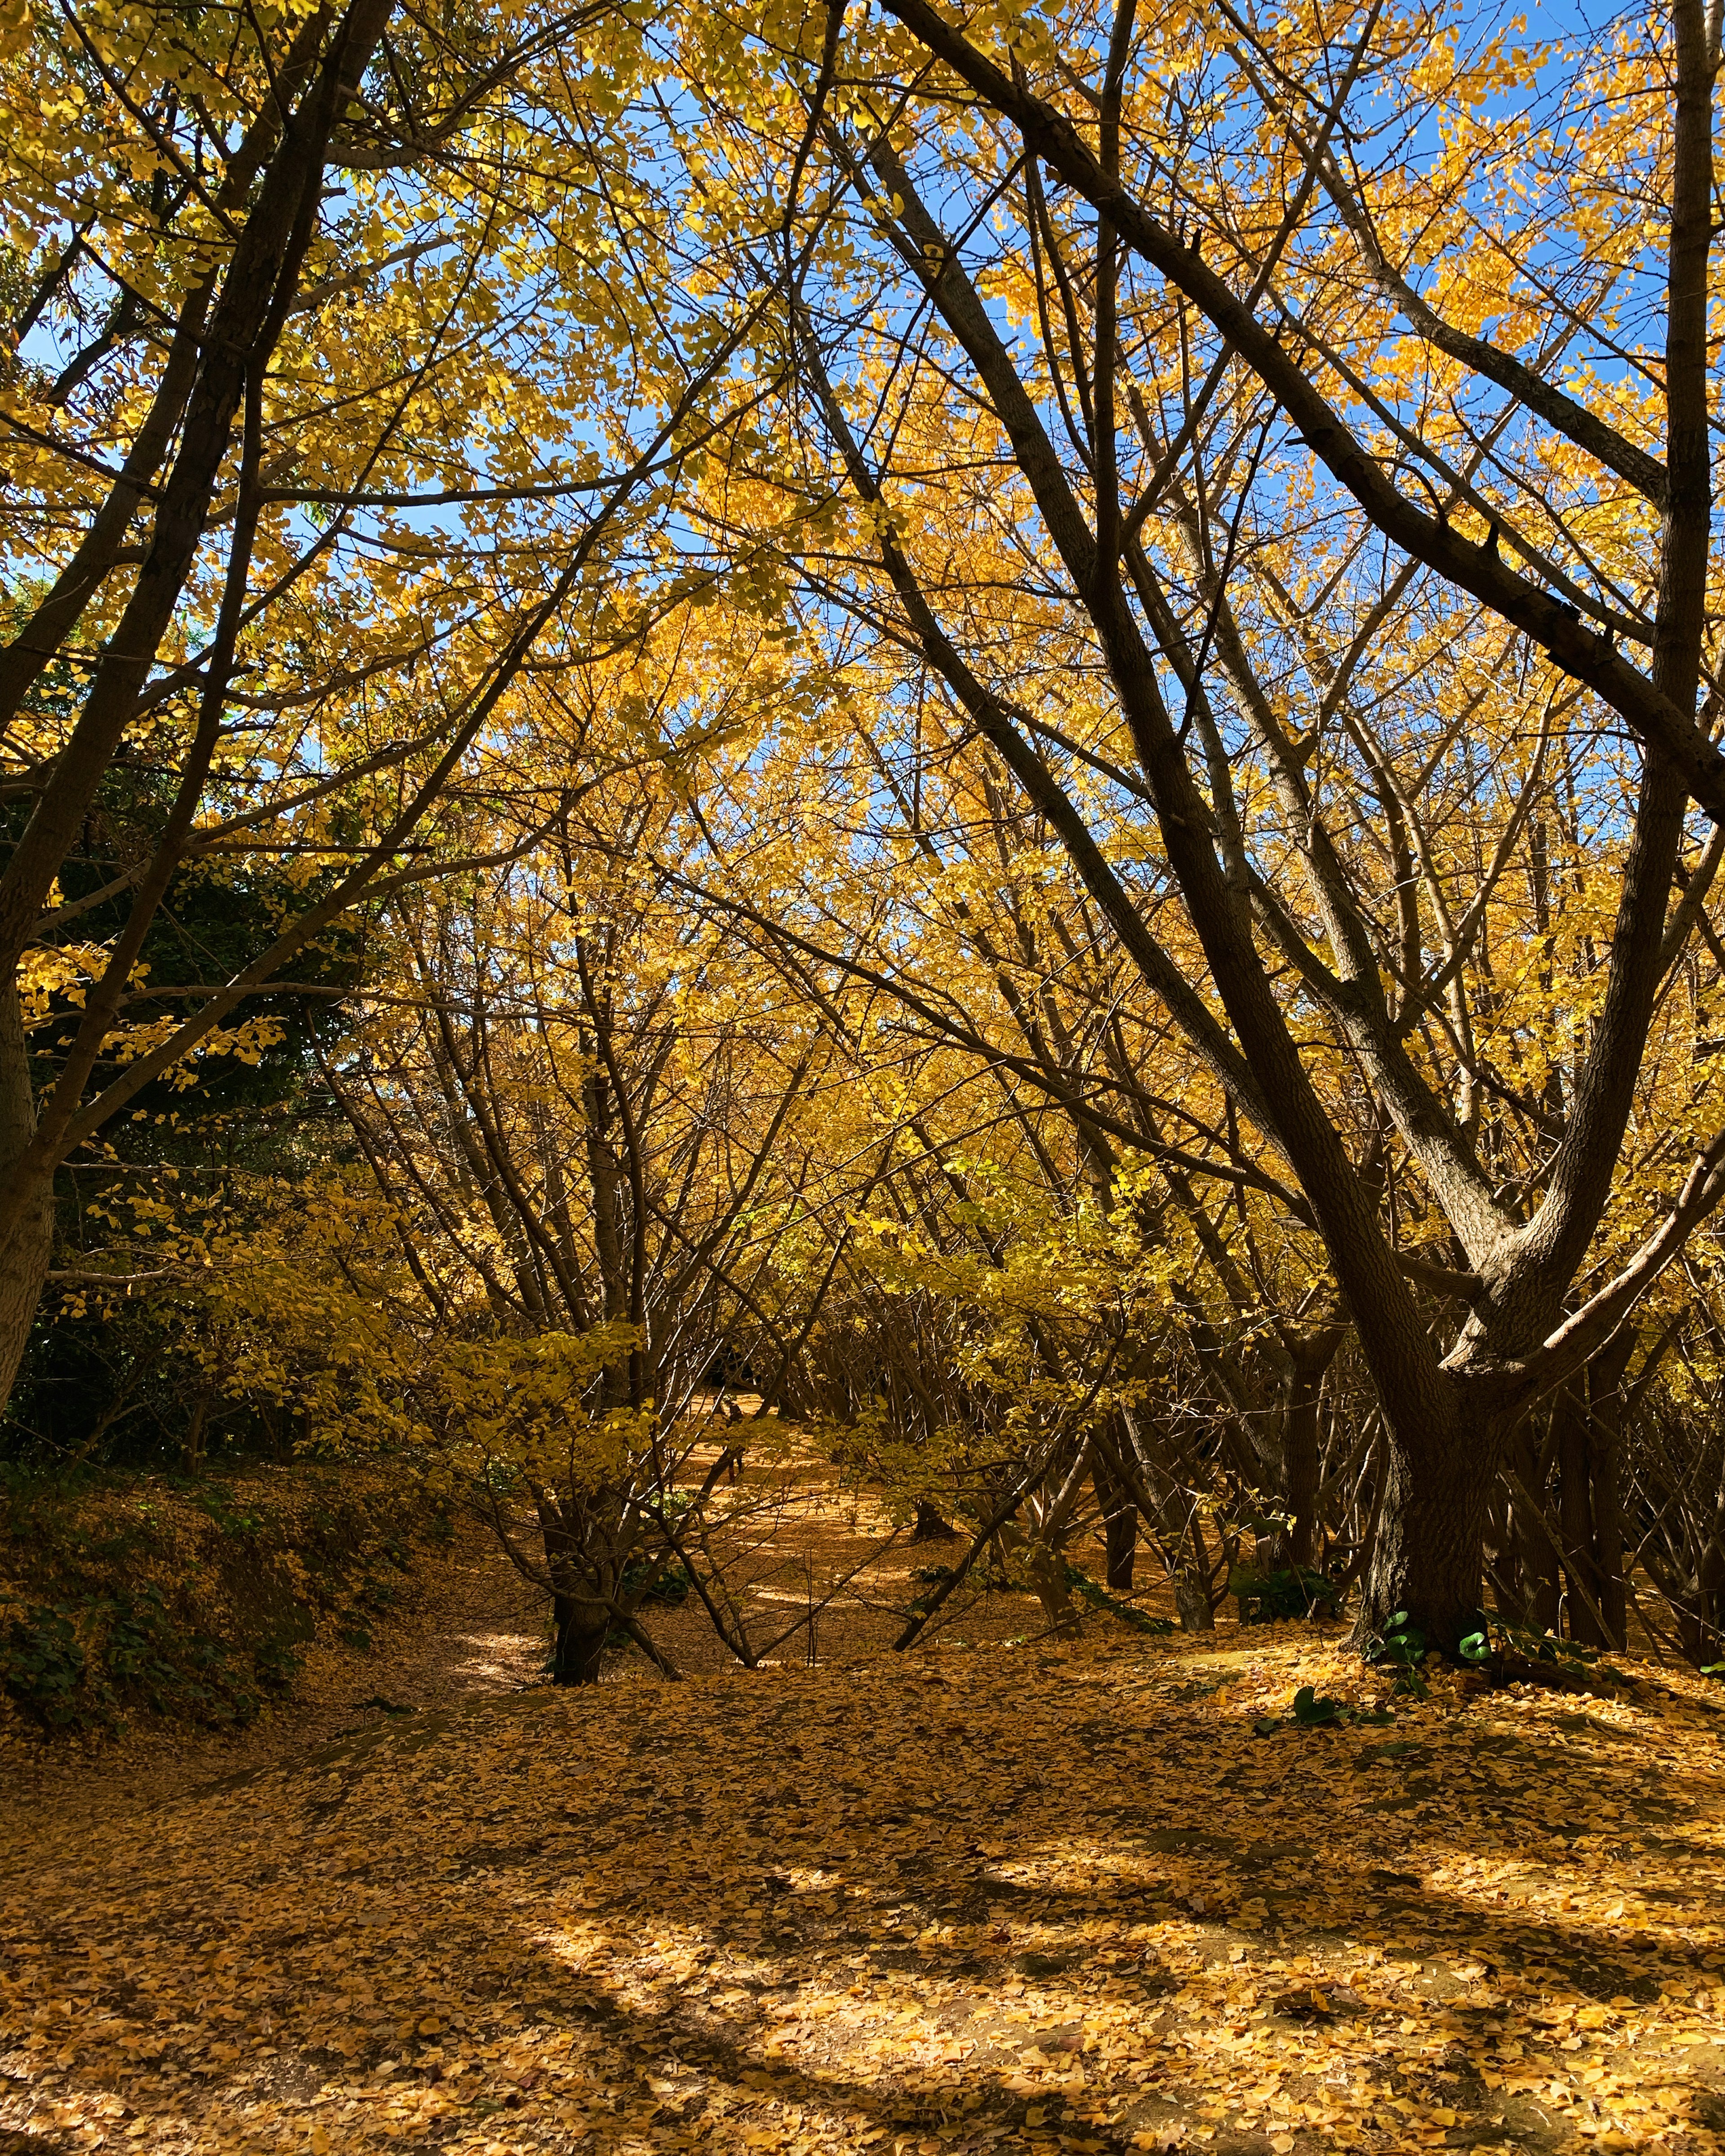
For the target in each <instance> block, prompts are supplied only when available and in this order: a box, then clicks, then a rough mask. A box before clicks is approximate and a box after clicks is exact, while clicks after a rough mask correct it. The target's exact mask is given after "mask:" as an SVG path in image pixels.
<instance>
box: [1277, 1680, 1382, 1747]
mask: <svg viewBox="0 0 1725 2156" xmlns="http://www.w3.org/2000/svg"><path fill="white" fill-rule="evenodd" d="M1292 1719H1293V1723H1294V1727H1296V1729H1341V1728H1345V1727H1355V1726H1364V1727H1376V1728H1381V1727H1383V1725H1384V1723H1385V1722H1394V1720H1395V1717H1394V1715H1393V1714H1392V1713H1391V1712H1389V1708H1388V1707H1373V1708H1370V1709H1369V1710H1368V1709H1365V1708H1362V1707H1348V1706H1344V1704H1343V1702H1342V1701H1340V1700H1339V1699H1320V1698H1319V1697H1318V1696H1317V1690H1316V1688H1315V1687H1314V1686H1312V1685H1301V1687H1300V1689H1299V1690H1298V1691H1296V1693H1295V1694H1294V1711H1293V1717H1292ZM1252 1727H1253V1728H1254V1729H1255V1731H1256V1732H1257V1733H1258V1735H1259V1736H1260V1737H1269V1736H1272V1735H1273V1734H1274V1733H1275V1732H1276V1730H1278V1729H1285V1728H1286V1727H1287V1723H1286V1722H1285V1721H1284V1720H1283V1719H1282V1717H1281V1716H1279V1715H1273V1714H1266V1715H1260V1717H1259V1718H1258V1720H1257V1721H1256V1722H1254V1723H1253V1724H1252Z"/></svg>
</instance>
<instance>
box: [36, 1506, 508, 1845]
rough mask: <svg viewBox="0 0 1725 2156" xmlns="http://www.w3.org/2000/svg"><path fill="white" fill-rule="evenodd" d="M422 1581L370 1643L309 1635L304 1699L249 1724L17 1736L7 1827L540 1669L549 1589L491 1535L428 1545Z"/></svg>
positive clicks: (86, 1815) (441, 1702)
mask: <svg viewBox="0 0 1725 2156" xmlns="http://www.w3.org/2000/svg"><path fill="white" fill-rule="evenodd" d="M414 1586H415V1592H414V1593H413V1596H412V1598H411V1600H410V1602H409V1604H408V1606H407V1607H406V1608H405V1609H403V1610H402V1611H401V1612H400V1613H399V1614H393V1615H391V1616H389V1617H388V1618H385V1619H382V1620H379V1622H378V1623H377V1627H376V1630H375V1631H374V1633H373V1645H372V1650H371V1652H370V1653H368V1654H366V1653H360V1652H357V1651H356V1650H354V1649H352V1648H351V1647H346V1646H341V1645H335V1644H328V1643H324V1642H313V1643H312V1644H311V1645H308V1646H306V1647H305V1649H304V1650H303V1653H304V1658H305V1659H304V1666H303V1668H302V1669H301V1671H300V1675H299V1676H297V1677H296V1678H295V1682H294V1686H293V1691H292V1693H291V1695H290V1697H288V1698H287V1699H285V1700H284V1701H283V1702H281V1703H280V1705H279V1706H277V1707H273V1708H271V1709H270V1710H269V1711H268V1712H266V1713H265V1714H264V1717H262V1718H261V1719H259V1721H257V1722H254V1723H253V1724H252V1725H251V1727H249V1728H248V1729H244V1730H241V1731H238V1732H220V1733H204V1732H199V1731H198V1730H196V1729H189V1728H187V1727H186V1725H185V1724H183V1723H175V1724H172V1725H167V1726H162V1725H152V1724H151V1723H150V1722H146V1721H143V1720H139V1721H137V1722H135V1723H134V1724H133V1726H132V1727H131V1728H130V1729H129V1730H128V1731H127V1732H126V1734H125V1735H123V1736H122V1737H121V1738H118V1739H115V1740H91V1741H90V1742H88V1743H79V1742H77V1741H75V1740H70V1739H66V1738H60V1739H58V1740H57V1741H55V1742H54V1743H52V1744H50V1745H47V1746H44V1745H41V1744H39V1743H35V1742H33V1740H31V1739H30V1738H27V1737H24V1736H23V1735H22V1734H19V1735H18V1736H17V1737H15V1738H13V1742H12V1743H9V1744H8V1745H6V1746H5V1747H3V1748H0V1835H3V1837H4V1840H5V1841H6V1843H7V1845H8V1846H12V1847H16V1845H18V1842H19V1841H20V1840H28V1839H29V1838H30V1837H31V1835H32V1834H33V1831H34V1830H37V1829H39V1828H48V1827H50V1826H51V1827H52V1828H54V1829H55V1830H59V1829H61V1828H64V1825H66V1823H67V1822H68V1821H69V1820H70V1821H72V1822H74V1823H79V1822H82V1823H87V1824H89V1825H91V1826H92V1827H94V1826H95V1825H99V1824H100V1821H101V1820H104V1819H106V1818H109V1817H110V1816H114V1815H121V1814H126V1813H129V1812H134V1811H137V1810H140V1809H144V1808H146V1807H148V1806H150V1805H152V1804H161V1803H163V1802H166V1801H167V1800H168V1799H172V1798H173V1797H177V1796H179V1795H182V1794H184V1793H185V1792H186V1791H187V1790H188V1789H197V1788H198V1787H199V1786H200V1785H202V1784H205V1783H208V1782H214V1781H218V1780H220V1779H222V1778H223V1777H224V1776H226V1775H229V1774H242V1773H246V1772H249V1771H250V1770H252V1769H254V1768H262V1767H268V1766H273V1765H275V1764H277V1763H280V1762H282V1761H285V1760H288V1759H291V1758H294V1757H295V1756H296V1755H298V1754H299V1753H304V1752H308V1751H312V1750H315V1749H316V1748H318V1747H319V1746H320V1745H323V1744H327V1743H331V1742H332V1741H334V1740H336V1738H341V1737H343V1736H346V1735H348V1734H350V1733H351V1732H353V1731H354V1730H355V1729H356V1728H360V1727H366V1726H367V1725H371V1724H375V1723H377V1722H380V1721H386V1720H393V1719H395V1718H396V1717H397V1716H398V1714H403V1712H404V1711H406V1710H414V1711H418V1712H424V1711H428V1710H439V1709H447V1708H450V1707H460V1706H464V1705H465V1704H467V1703H469V1702H471V1701H474V1700H476V1699H483V1698H485V1697H490V1696H493V1695H495V1694H499V1693H506V1692H517V1691H521V1690H522V1689H523V1688H524V1687H526V1686H530V1685H532V1684H535V1683H536V1682H538V1681H539V1680H540V1677H541V1674H542V1669H543V1666H544V1661H545V1630H544V1617H543V1611H542V1604H541V1600H540V1598H539V1597H538V1596H537V1595H536V1594H534V1593H533V1592H532V1591H531V1589H528V1588H527V1587H526V1586H525V1585H524V1584H523V1583H522V1581H521V1578H519V1576H518V1575H517V1574H516V1572H515V1571H514V1569H513V1568H511V1565H510V1564H509V1563H508V1561H507V1559H506V1558H505V1557H504V1555H503V1553H502V1552H501V1550H500V1549H499V1548H498V1547H497V1545H496V1543H495V1541H494V1540H493V1539H492V1537H490V1535H488V1534H485V1533H484V1532H481V1531H480V1530H479V1529H477V1528H470V1529H467V1530H465V1531H464V1532H461V1533H459V1535H458V1537H457V1538H456V1541H455V1543H454V1545H453V1547H452V1548H450V1549H449V1551H448V1552H447V1553H430V1552H428V1553H423V1554H422V1555H421V1556H420V1558H419V1559H418V1564H417V1567H416V1578H415V1582H414Z"/></svg>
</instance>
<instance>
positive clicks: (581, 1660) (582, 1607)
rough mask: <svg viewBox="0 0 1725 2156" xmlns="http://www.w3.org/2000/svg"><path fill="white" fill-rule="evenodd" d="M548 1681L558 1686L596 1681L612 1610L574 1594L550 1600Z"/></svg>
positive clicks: (560, 1595) (594, 1682)
mask: <svg viewBox="0 0 1725 2156" xmlns="http://www.w3.org/2000/svg"><path fill="white" fill-rule="evenodd" d="M551 1609H552V1628H553V1629H552V1650H551V1681H552V1683H553V1684H558V1685H589V1684H597V1683H598V1681H599V1666H600V1664H601V1663H602V1662H603V1660H604V1654H605V1640H606V1635H608V1633H609V1631H610V1629H611V1613H610V1612H609V1611H608V1609H605V1608H603V1605H600V1606H598V1607H595V1605H594V1604H593V1603H591V1602H587V1601H583V1600H582V1599H579V1598H578V1597H576V1596H573V1595H567V1594H558V1595H554V1596H553V1597H552V1605H551Z"/></svg>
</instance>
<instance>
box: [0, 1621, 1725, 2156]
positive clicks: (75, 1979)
mask: <svg viewBox="0 0 1725 2156" xmlns="http://www.w3.org/2000/svg"><path fill="white" fill-rule="evenodd" d="M1239 1638H1240V1634H1239V1633H1237V1632H1231V1631H1224V1632H1220V1633H1219V1634H1217V1635H1215V1636H1214V1642H1209V1641H1205V1642H1200V1643H1197V1644H1196V1645H1194V1643H1191V1642H1187V1641H1173V1642H1169V1643H1167V1644H1165V1645H1164V1644H1162V1643H1157V1644H1154V1645H1151V1644H1147V1643H1145V1642H1143V1641H1142V1640H1132V1642H1131V1643H1130V1645H1127V1646H1122V1645H1118V1644H1117V1643H1115V1642H1112V1641H1111V1642H1107V1643H1104V1644H1101V1645H1098V1644H1097V1643H1096V1642H1094V1641H1087V1642H1086V1643H1084V1644H1081V1645H1079V1646H1077V1647H1076V1648H1072V1649H1070V1650H1067V1649H1060V1650H1055V1649H1050V1648H1047V1647H1040V1648H1038V1647H1034V1646H1033V1647H1029V1648H1025V1649H1021V1650H1017V1651H1011V1650H1001V1649H991V1650H987V1651H985V1652H977V1653H971V1654H955V1653H951V1652H948V1653H944V1654H940V1655H927V1656H924V1657H921V1658H917V1659H916V1660H911V1661H886V1660H882V1661H870V1662H868V1663H865V1664H864V1665H861V1666H856V1667H853V1668H851V1669H849V1670H834V1669H830V1668H825V1669H817V1670H813V1671H788V1670H780V1671H770V1672H758V1673H756V1674H754V1675H746V1674H742V1673H738V1674H735V1675H731V1676H723V1677H718V1678H711V1679H703V1680H701V1681H691V1682H690V1683H686V1684H683V1685H669V1684H660V1683H656V1682H655V1683H639V1684H630V1685H629V1686H618V1687H605V1688H602V1689H599V1690H597V1691H583V1692H553V1691H547V1690H542V1691H536V1692H533V1693H531V1694H526V1695H521V1696H518V1697H514V1698H511V1699H506V1700H494V1701H490V1702H484V1703H481V1704H480V1705H477V1706H474V1707H467V1708H465V1709H460V1710H458V1711H456V1712H451V1713H447V1714H443V1715H421V1716H418V1717H408V1718H403V1719H393V1718H387V1719H385V1720H383V1721H382V1722H379V1723H378V1724H377V1727H374V1728H372V1729H369V1730H367V1731H366V1732H364V1733H362V1735H360V1736H358V1737H357V1738H354V1739H353V1740H352V1741H351V1742H349V1743H346V1744H344V1745H341V1746H337V1747H336V1748H331V1749H328V1750H326V1751H324V1752H323V1753H317V1754H314V1755H312V1756H311V1757H310V1758H305V1759H303V1760H301V1761H300V1762H298V1763H295V1764H293V1765H290V1766H285V1767H278V1768H270V1769H268V1770H265V1771H263V1772H260V1773H256V1774H250V1775H248V1776H245V1777H241V1778H234V1779H233V1780H231V1781H230V1782H229V1783H228V1784H223V1785H218V1786H216V1787H214V1788H213V1789H208V1790H206V1791H204V1792H203V1793H202V1794H197V1795H194V1796H192V1797H188V1798H186V1799H182V1800H180V1801H177V1802H174V1803H171V1804H166V1805H163V1806H162V1807H160V1808H158V1809H156V1810H154V1811H151V1812H147V1813H144V1814H141V1815H135V1816H133V1817H132V1818H131V1819H129V1820H117V1819H116V1820H110V1821H109V1822H108V1823H107V1825H106V1826H105V1830H104V1831H103V1832H102V1833H101V1834H100V1835H92V1834H91V1833H90V1832H89V1831H88V1830H87V1828H84V1827H80V1825H78V1824H77V1823H76V1822H75V1821H72V1822H68V1823H66V1824H64V1825H61V1826H59V1827H56V1826H55V1825H54V1824H53V1823H52V1822H45V1823H44V1824H43V1825H42V1826H41V1827H40V1828H39V1830H38V1831H37V1832H36V1833H35V1834H34V1835H33V1837H32V1838H31V1839H30V1840H28V1842H27V1843H25V1844H23V1845H14V1848H13V1851H12V1853H11V1856H10V1857H9V1859H8V1867H9V1868H8V1873H7V1876H5V1878H4V1879H3V1880H0V1971H3V1978H0V2150H5V2151H7V2152H8V2156H11V2152H13V2151H17V2152H19V2156H22V2153H23V2152H26V2151H28V2152H29V2156H54V2152H59V2151H71V2150H74V2149H83V2148H114V2149H121V2148H128V2147H131V2148H145V2149H147V2150H150V2151H157V2150H159V2151H162V2152H181V2151H185V2152H191V2151H208V2152H212V2156H217V2152H218V2153H219V2156H264V2152H274V2151H278V2150H291V2151H295V2152H310V2156H336V2152H339V2156H347V2152H350V2151H353V2152H357V2151H368V2150H374V2149H375V2150H377V2151H382V2150H385V2149H401V2148H408V2149H419V2150H438V2151H442V2150H449V2151H451V2152H458V2156H498V2152H502V2151H508V2152H511V2156H513V2152H516V2151H523V2152H526V2151H538V2150H547V2151H550V2150H557V2151H581V2152H583V2156H588V2153H589V2152H590V2156H602V2152H603V2156H659V2153H660V2152H670V2151H674V2150H690V2151H696V2150H700V2151H711V2152H720V2151H724V2152H727V2156H728V2152H731V2151H755V2150H762V2151H780V2152H785V2156H802V2152H809V2151H814V2150H825V2149H851V2148H862V2149H873V2150H876V2151H879V2152H882V2156H885V2152H891V2156H911V2152H916V2156H937V2152H946V2151H951V2152H954V2156H979V2153H980V2152H984V2151H996V2150H999V2151H1017V2150H1043V2151H1047V2152H1050V2153H1051V2152H1052V2151H1054V2150H1055V2149H1062V2150H1065V2149H1077V2150H1082V2151H1086V2152H1101V2151H1125V2150H1137V2149H1152V2150H1155V2149H1168V2148H1188V2147H1190V2148H1209V2149H1214V2150H1216V2151H1219V2152H1238V2156H1248V2152H1251V2156H1258V2153H1259V2152H1275V2156H1287V2152H1290V2151H1293V2150H1301V2151H1318V2150H1327V2149H1332V2148H1348V2149H1356V2148H1357V2149H1363V2150H1374V2151H1375V2150H1391V2149H1397V2150H1399V2149H1409V2148H1440V2147H1458V2148H1474V2149H1494V2148H1496V2149H1538V2150H1546V2149H1552V2150H1556V2149H1560V2148H1634V2149H1642V2150H1653V2151H1661V2150H1663V2151H1670V2152H1672V2156H1687V2152H1691V2151H1700V2150H1703V2149H1713V2148H1718V2147H1719V2146H1720V2145H1721V2136H1720V2128H1721V2127H1722V2125H1725V1896H1722V1888H1725V1820H1722V1818H1721V1808H1720V1804H1719V1794H1720V1789H1721V1771H1720V1770H1721V1764H1722V1756H1721V1737H1722V1733H1725V1714H1722V1712H1721V1709H1720V1707H1719V1705H1718V1704H1717V1699H1716V1696H1715V1695H1714V1693H1713V1692H1712V1691H1710V1689H1709V1687H1708V1686H1707V1681H1706V1680H1704V1679H1702V1678H1695V1677H1691V1676H1687V1675H1686V1674H1684V1675H1681V1676H1670V1677H1665V1676H1661V1678H1660V1679H1659V1680H1658V1681H1653V1680H1652V1679H1651V1677H1649V1676H1646V1675H1645V1674H1644V1675H1642V1676H1640V1677H1639V1678H1638V1679H1637V1680H1635V1681H1632V1682H1630V1683H1627V1684H1622V1685H1620V1686H1618V1687H1617V1689H1616V1691H1615V1694H1614V1696H1612V1697H1581V1698H1579V1699H1578V1698H1577V1697H1567V1696H1564V1695H1562V1694H1558V1693H1554V1692H1552V1691H1543V1690H1533V1689H1529V1688H1525V1687H1512V1688H1510V1689H1507V1690H1505V1691H1495V1692H1489V1691H1484V1690H1482V1689H1479V1688H1477V1687H1476V1686H1470V1685H1468V1684H1466V1683H1458V1684H1455V1685H1453V1686H1449V1687H1448V1688H1447V1689H1446V1688H1445V1687H1444V1686H1437V1687H1435V1688H1434V1693H1433V1697H1430V1699H1428V1700H1425V1701H1423V1702H1400V1701H1398V1702H1395V1703H1394V1711H1395V1724H1394V1727H1369V1726H1367V1727H1362V1726H1358V1723H1353V1724H1350V1723H1345V1722H1336V1723H1333V1724H1325V1725H1322V1726H1317V1727H1308V1726H1301V1725H1300V1724H1298V1723H1296V1722H1286V1721H1284V1720H1281V1719H1280V1717H1286V1715H1287V1714H1288V1712H1289V1711H1290V1707H1291V1701H1292V1698H1293V1697H1294V1695H1295V1693H1296V1691H1298V1690H1299V1689H1300V1688H1301V1687H1302V1686H1307V1685H1313V1686H1317V1687H1318V1688H1319V1689H1320V1690H1321V1691H1322V1693H1323V1694H1324V1695H1325V1696H1326V1697H1337V1698H1339V1699H1341V1700H1343V1701H1345V1702H1348V1703H1350V1704H1351V1705H1353V1707H1356V1708H1357V1709H1358V1710H1359V1711H1360V1712H1361V1713H1362V1714H1363V1713H1365V1712H1369V1711H1370V1710H1371V1709H1372V1708H1373V1707H1376V1706H1378V1704H1379V1703H1381V1702H1382V1700H1383V1698H1384V1691H1385V1685H1384V1680H1382V1679H1380V1678H1378V1677H1376V1676H1373V1675H1372V1674H1371V1673H1369V1672H1366V1671H1362V1670H1361V1668H1360V1666H1359V1665H1358V1663H1356V1662H1353V1661H1349V1660H1348V1658H1347V1657H1346V1656H1345V1655H1344V1654H1343V1651H1342V1650H1340V1648H1339V1646H1337V1645H1333V1644H1324V1645H1318V1646H1317V1647H1314V1646H1313V1645H1312V1633H1311V1631H1310V1630H1306V1629H1302V1628H1295V1627H1275V1628H1254V1630H1253V1644H1252V1645H1250V1646H1245V1647H1240V1646H1238V1645H1231V1644H1229V1643H1230V1642H1231V1641H1233V1640H1237V1639H1239ZM1630 1667H1633V1666H1632V1665H1625V1668H1630ZM1266 1723H1271V1724H1272V1725H1273V1726H1272V1727H1271V1728H1270V1731H1269V1733H1267V1734H1266V1733H1260V1729H1261V1728H1262V1727H1263V1726H1264V1725H1265V1724H1266ZM8 2136H9V2138H8Z"/></svg>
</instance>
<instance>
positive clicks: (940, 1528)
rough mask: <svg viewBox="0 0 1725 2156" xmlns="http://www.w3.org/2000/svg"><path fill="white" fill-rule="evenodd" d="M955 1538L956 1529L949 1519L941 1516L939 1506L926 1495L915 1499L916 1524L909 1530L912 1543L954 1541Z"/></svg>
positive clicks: (956, 1534)
mask: <svg viewBox="0 0 1725 2156" xmlns="http://www.w3.org/2000/svg"><path fill="white" fill-rule="evenodd" d="M957 1539H958V1530H957V1528H956V1527H953V1526H952V1523H951V1522H950V1521H947V1520H946V1519H943V1518H942V1516H941V1508H940V1507H939V1506H938V1505H935V1504H932V1503H931V1502H930V1501H929V1500H928V1499H927V1497H919V1498H918V1499H917V1500H916V1525H915V1526H914V1527H912V1528H911V1541H912V1542H913V1543H955V1542H957Z"/></svg>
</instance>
